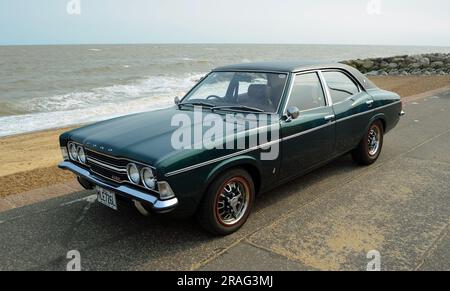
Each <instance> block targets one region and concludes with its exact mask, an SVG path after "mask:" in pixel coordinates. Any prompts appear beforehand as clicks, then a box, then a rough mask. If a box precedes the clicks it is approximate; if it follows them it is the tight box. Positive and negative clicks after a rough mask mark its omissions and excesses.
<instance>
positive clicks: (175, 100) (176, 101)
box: [173, 96, 181, 105]
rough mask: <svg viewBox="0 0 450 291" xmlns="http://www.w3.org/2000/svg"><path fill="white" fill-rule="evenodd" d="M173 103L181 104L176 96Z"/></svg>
mask: <svg viewBox="0 0 450 291" xmlns="http://www.w3.org/2000/svg"><path fill="white" fill-rule="evenodd" d="M173 102H175V104H176V105H178V104H180V102H181V100H180V97H178V96H177V97H175V98H174V99H173Z"/></svg>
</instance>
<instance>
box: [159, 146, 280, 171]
mask: <svg viewBox="0 0 450 291" xmlns="http://www.w3.org/2000/svg"><path fill="white" fill-rule="evenodd" d="M280 141H281V140H275V141H271V142H268V143H265V144H262V145H259V146H256V147H252V148H249V149H246V150H243V151H239V152H236V153H232V154H229V155H226V156H223V157H220V158H216V159H213V160H209V161H206V162H203V163H200V164H196V165H192V166H190V167H186V168H183V169H180V170H177V171H173V172H170V173H167V174H166V175H165V176H166V177H171V176H175V175H178V174H181V173H184V172H187V171H191V170H194V169H198V168H201V167H204V166H207V165H209V164H214V163H218V162H221V161H224V160H227V159H230V158H233V157H237V156H240V155H243V154H246V153H250V152H253V151H256V150H258V149H262V148H265V147H269V146H271V145H274V144H277V143H280Z"/></svg>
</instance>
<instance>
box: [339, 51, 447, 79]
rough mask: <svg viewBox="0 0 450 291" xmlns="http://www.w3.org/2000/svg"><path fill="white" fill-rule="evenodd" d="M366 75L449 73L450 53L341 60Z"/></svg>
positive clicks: (429, 74)
mask: <svg viewBox="0 0 450 291" xmlns="http://www.w3.org/2000/svg"><path fill="white" fill-rule="evenodd" d="M342 63H343V64H347V65H350V66H352V67H355V68H357V69H358V70H360V71H361V72H362V73H364V74H366V75H368V76H409V75H427V76H431V75H450V54H423V55H412V56H407V55H405V56H395V57H389V58H371V59H364V60H360V59H358V60H349V61H343V62H342Z"/></svg>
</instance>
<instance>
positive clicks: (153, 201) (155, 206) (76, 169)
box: [59, 161, 178, 213]
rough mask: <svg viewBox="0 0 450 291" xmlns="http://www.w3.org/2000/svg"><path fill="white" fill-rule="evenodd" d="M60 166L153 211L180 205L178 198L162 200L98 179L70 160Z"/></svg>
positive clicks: (161, 211) (160, 211) (171, 208)
mask: <svg viewBox="0 0 450 291" xmlns="http://www.w3.org/2000/svg"><path fill="white" fill-rule="evenodd" d="M59 168H60V169H63V170H69V171H71V172H73V173H75V174H76V175H77V176H79V177H81V178H83V179H86V180H87V181H89V182H90V183H92V184H94V185H97V186H100V187H102V188H105V189H108V190H111V191H114V192H115V193H117V194H119V195H121V196H124V197H125V198H129V199H131V200H137V201H140V202H144V203H147V204H148V205H149V206H150V207H151V208H152V210H153V211H155V212H158V213H166V212H170V211H172V210H173V209H175V208H176V207H177V206H178V199H177V198H172V199H169V200H160V199H159V198H157V197H155V196H153V195H151V194H149V193H146V192H143V191H139V190H136V189H133V188H131V187H128V186H125V185H120V186H117V187H116V186H113V185H110V184H108V183H105V182H103V181H102V180H100V179H98V178H97V177H96V176H94V175H92V174H91V173H90V172H89V171H87V170H85V169H83V168H81V167H80V166H77V165H75V164H74V163H71V162H68V161H65V162H62V163H61V164H59Z"/></svg>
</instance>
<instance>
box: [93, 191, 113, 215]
mask: <svg viewBox="0 0 450 291" xmlns="http://www.w3.org/2000/svg"><path fill="white" fill-rule="evenodd" d="M96 190H97V201H98V202H100V203H101V204H103V205H106V206H108V207H109V208H112V209H114V210H117V202H116V193H114V192H112V191H109V190H106V189H103V188H101V187H97V188H96Z"/></svg>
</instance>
